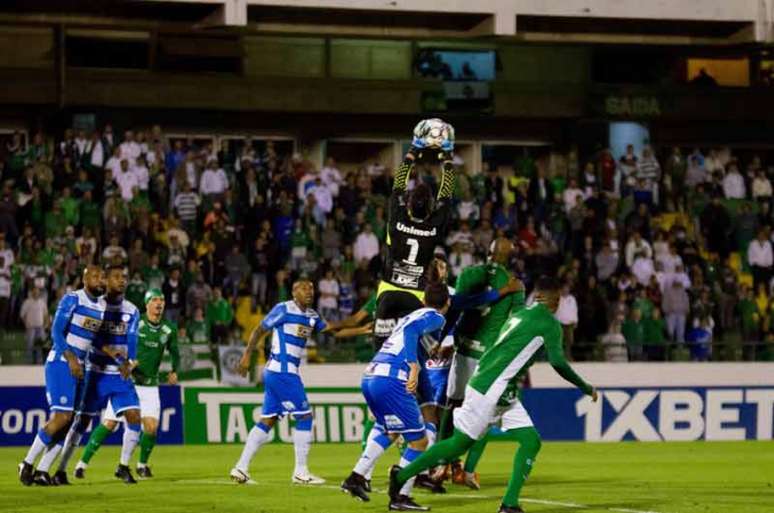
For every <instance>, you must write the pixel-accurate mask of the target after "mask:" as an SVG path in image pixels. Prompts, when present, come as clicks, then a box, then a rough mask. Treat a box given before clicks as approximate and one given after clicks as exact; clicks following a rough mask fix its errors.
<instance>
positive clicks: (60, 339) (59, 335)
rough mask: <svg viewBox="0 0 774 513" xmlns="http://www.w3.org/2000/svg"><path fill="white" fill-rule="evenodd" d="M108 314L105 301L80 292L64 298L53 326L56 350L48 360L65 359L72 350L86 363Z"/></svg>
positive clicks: (54, 347) (77, 291) (52, 332)
mask: <svg viewBox="0 0 774 513" xmlns="http://www.w3.org/2000/svg"><path fill="white" fill-rule="evenodd" d="M104 315H105V300H104V299H103V298H94V297H91V296H90V295H89V294H88V293H87V292H86V290H84V289H78V290H76V291H73V292H69V293H67V294H65V295H64V296H62V299H61V300H60V301H59V305H58V306H57V308H56V313H55V314H54V322H53V324H52V325H51V338H52V340H53V347H52V348H51V351H50V352H49V353H48V358H47V361H49V362H53V361H56V360H62V361H65V360H64V357H63V356H62V355H63V354H64V352H65V351H67V350H68V349H69V350H70V351H71V352H72V353H73V354H74V355H75V356H76V357H77V358H78V360H79V361H81V362H82V361H83V359H84V358H85V357H86V354H87V353H88V352H89V350H90V349H91V347H92V344H93V343H94V340H95V339H96V338H97V334H98V333H99V330H100V327H101V326H102V319H103V317H104Z"/></svg>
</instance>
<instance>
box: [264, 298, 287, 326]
mask: <svg viewBox="0 0 774 513" xmlns="http://www.w3.org/2000/svg"><path fill="white" fill-rule="evenodd" d="M284 319H285V305H284V304H283V303H280V304H278V305H275V306H274V308H272V309H271V311H270V312H269V313H268V314H267V315H266V317H264V318H263V321H261V328H263V329H264V330H266V331H269V330H270V329H273V328H274V327H275V326H278V325H280V324H282V322H283V320H284Z"/></svg>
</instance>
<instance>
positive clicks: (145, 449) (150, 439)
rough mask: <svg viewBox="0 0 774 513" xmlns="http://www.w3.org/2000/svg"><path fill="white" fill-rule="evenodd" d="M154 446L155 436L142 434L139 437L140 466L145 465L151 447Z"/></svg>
mask: <svg viewBox="0 0 774 513" xmlns="http://www.w3.org/2000/svg"><path fill="white" fill-rule="evenodd" d="M154 445H156V435H149V434H147V433H145V432H143V434H142V435H140V464H141V465H147V464H148V458H150V454H151V451H152V450H153V446H154Z"/></svg>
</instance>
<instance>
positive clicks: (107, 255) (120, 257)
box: [102, 235, 128, 263]
mask: <svg viewBox="0 0 774 513" xmlns="http://www.w3.org/2000/svg"><path fill="white" fill-rule="evenodd" d="M127 257H128V255H127V254H126V250H125V249H124V248H123V247H122V246H121V244H120V242H119V239H118V235H112V236H111V237H110V244H109V245H108V246H106V247H105V249H104V250H103V251H102V260H103V261H104V262H106V263H113V262H115V261H116V260H117V261H119V262H120V263H123V262H126V260H127Z"/></svg>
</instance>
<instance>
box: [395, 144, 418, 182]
mask: <svg viewBox="0 0 774 513" xmlns="http://www.w3.org/2000/svg"><path fill="white" fill-rule="evenodd" d="M416 152H417V150H416V148H414V147H413V146H412V147H411V148H409V151H408V153H406V155H405V156H404V157H403V162H401V163H400V166H398V169H396V170H395V179H394V181H393V183H392V190H393V191H394V192H404V191H405V190H406V187H408V179H409V176H411V171H412V170H413V169H414V161H415V160H416V159H417V153H416Z"/></svg>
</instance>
